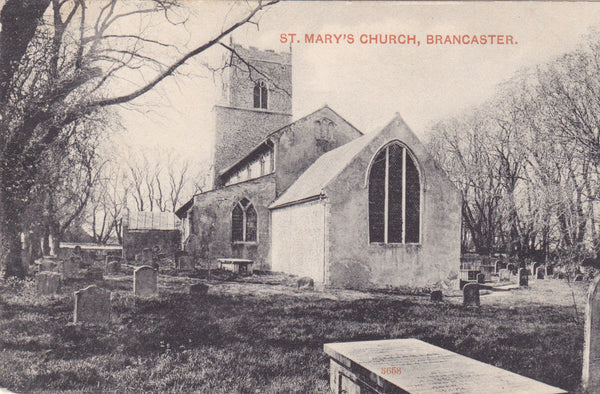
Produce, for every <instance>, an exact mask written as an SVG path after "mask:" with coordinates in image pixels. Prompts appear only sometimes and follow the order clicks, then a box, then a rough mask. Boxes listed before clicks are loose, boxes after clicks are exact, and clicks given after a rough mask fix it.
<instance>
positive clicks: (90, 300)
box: [73, 285, 110, 324]
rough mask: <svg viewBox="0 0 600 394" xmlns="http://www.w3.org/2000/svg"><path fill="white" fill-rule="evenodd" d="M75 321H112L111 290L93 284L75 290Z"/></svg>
mask: <svg viewBox="0 0 600 394" xmlns="http://www.w3.org/2000/svg"><path fill="white" fill-rule="evenodd" d="M73 322H74V323H94V324H106V323H109V322H110V291H108V290H104V289H101V288H99V287H98V286H96V285H91V286H88V287H86V288H85V289H81V290H79V291H76V292H75V310H74V313H73Z"/></svg>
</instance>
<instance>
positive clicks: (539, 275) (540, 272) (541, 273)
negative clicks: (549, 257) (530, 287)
mask: <svg viewBox="0 0 600 394" xmlns="http://www.w3.org/2000/svg"><path fill="white" fill-rule="evenodd" d="M535 278H536V279H546V268H545V267H544V266H541V267H538V268H537V272H536V274H535Z"/></svg>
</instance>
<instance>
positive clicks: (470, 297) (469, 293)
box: [463, 283, 479, 306]
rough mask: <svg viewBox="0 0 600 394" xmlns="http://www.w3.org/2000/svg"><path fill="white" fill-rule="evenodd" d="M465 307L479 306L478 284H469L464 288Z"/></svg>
mask: <svg viewBox="0 0 600 394" xmlns="http://www.w3.org/2000/svg"><path fill="white" fill-rule="evenodd" d="M463 305H464V306H471V305H474V306H479V285H478V284H477V283H467V284H466V285H465V287H463Z"/></svg>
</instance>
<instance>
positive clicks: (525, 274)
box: [519, 268, 529, 287]
mask: <svg viewBox="0 0 600 394" xmlns="http://www.w3.org/2000/svg"><path fill="white" fill-rule="evenodd" d="M519 286H523V287H526V286H529V270H528V269H526V268H519Z"/></svg>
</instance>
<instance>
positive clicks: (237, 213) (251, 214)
mask: <svg viewBox="0 0 600 394" xmlns="http://www.w3.org/2000/svg"><path fill="white" fill-rule="evenodd" d="M256 229H257V215H256V210H255V209H254V206H253V205H252V203H251V202H250V201H248V199H247V198H243V199H241V200H240V201H239V202H238V203H237V204H235V207H233V211H232V213H231V241H233V242H256Z"/></svg>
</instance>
